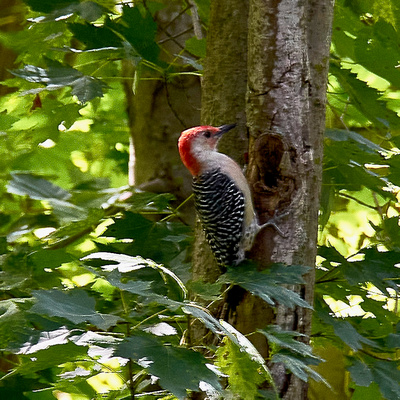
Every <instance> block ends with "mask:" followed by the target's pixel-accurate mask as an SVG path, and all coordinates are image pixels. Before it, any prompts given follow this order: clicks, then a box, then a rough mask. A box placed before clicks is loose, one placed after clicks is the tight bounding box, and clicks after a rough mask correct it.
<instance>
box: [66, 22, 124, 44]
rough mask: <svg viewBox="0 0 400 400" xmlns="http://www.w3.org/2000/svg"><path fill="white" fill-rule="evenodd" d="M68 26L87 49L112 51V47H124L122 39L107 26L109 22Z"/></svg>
mask: <svg viewBox="0 0 400 400" xmlns="http://www.w3.org/2000/svg"><path fill="white" fill-rule="evenodd" d="M106 21H107V20H106ZM68 28H69V30H70V31H71V32H72V33H73V34H74V37H76V38H77V39H78V40H79V41H80V42H82V43H83V44H84V45H85V46H86V49H87V50H93V49H99V50H100V49H103V50H106V49H108V51H110V50H111V48H112V47H114V48H122V39H121V38H120V37H119V36H118V35H117V34H116V33H115V32H113V31H112V30H111V29H110V28H108V27H107V22H106V23H105V25H104V26H95V25H92V24H88V23H85V24H68Z"/></svg>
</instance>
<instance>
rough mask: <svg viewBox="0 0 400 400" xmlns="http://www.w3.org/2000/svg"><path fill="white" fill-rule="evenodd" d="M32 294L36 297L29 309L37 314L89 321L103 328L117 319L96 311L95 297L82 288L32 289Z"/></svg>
mask: <svg viewBox="0 0 400 400" xmlns="http://www.w3.org/2000/svg"><path fill="white" fill-rule="evenodd" d="M33 296H34V297H35V298H36V299H37V303H36V304H35V305H34V306H33V307H32V308H31V311H32V312H34V313H37V314H45V315H49V316H51V317H53V316H54V317H61V318H66V319H68V320H69V321H72V322H73V323H75V324H80V323H84V322H89V323H91V324H93V325H95V326H97V327H98V328H100V329H103V330H107V329H108V328H110V327H111V326H113V325H115V324H116V323H117V321H118V319H119V317H117V316H115V315H111V314H101V313H99V312H97V311H96V309H95V305H96V302H95V299H94V298H93V297H90V296H89V295H88V294H87V292H86V291H84V290H82V289H73V290H70V291H67V292H62V291H60V290H34V291H33Z"/></svg>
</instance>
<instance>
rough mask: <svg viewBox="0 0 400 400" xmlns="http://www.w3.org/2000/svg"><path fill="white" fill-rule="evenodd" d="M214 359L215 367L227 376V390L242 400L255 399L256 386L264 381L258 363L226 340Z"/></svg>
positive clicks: (256, 394) (256, 393)
mask: <svg viewBox="0 0 400 400" xmlns="http://www.w3.org/2000/svg"><path fill="white" fill-rule="evenodd" d="M216 357H217V360H216V365H217V366H218V367H219V369H220V370H221V372H222V373H224V374H225V375H227V376H228V384H229V388H230V389H231V390H232V391H233V392H234V393H235V394H236V395H238V396H239V397H240V398H241V399H243V400H253V399H256V398H257V397H258V394H259V393H258V386H259V385H261V384H262V383H263V382H264V381H265V380H266V379H265V376H264V375H263V374H262V372H261V371H262V370H261V371H260V370H259V365H258V363H255V362H254V361H252V360H251V359H250V357H249V355H248V354H247V353H246V352H242V351H241V349H240V348H239V347H238V346H236V345H234V344H233V343H232V342H231V341H229V340H226V339H224V341H223V343H222V345H221V346H219V347H218V349H217V351H216Z"/></svg>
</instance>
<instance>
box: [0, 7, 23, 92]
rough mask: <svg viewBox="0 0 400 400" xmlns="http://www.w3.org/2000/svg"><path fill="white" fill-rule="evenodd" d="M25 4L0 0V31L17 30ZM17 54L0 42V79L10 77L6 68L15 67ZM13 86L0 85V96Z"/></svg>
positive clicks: (20, 27)
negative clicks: (0, 0)
mask: <svg viewBox="0 0 400 400" xmlns="http://www.w3.org/2000/svg"><path fill="white" fill-rule="evenodd" d="M24 14H25V5H24V4H23V3H21V1H19V0H2V2H1V7H0V32H12V31H18V30H21V29H22V28H23V24H24V23H25V15H24ZM16 58H17V54H16V53H15V52H14V51H13V50H11V49H9V48H7V47H5V46H4V45H3V44H1V43H0V64H1V68H0V81H4V80H6V79H9V78H12V77H13V75H12V74H11V73H10V72H8V70H10V69H13V68H15V65H14V62H15V60H16ZM15 90H16V89H15V88H10V87H8V86H4V85H0V96H4V95H6V94H8V93H12V92H14V91H15Z"/></svg>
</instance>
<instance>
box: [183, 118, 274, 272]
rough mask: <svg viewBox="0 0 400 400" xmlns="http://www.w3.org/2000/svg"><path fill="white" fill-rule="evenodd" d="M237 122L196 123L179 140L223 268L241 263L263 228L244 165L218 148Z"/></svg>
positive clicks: (199, 209)
mask: <svg viewBox="0 0 400 400" xmlns="http://www.w3.org/2000/svg"><path fill="white" fill-rule="evenodd" d="M235 126H236V125H235V124H230V125H222V126H220V127H218V128H216V127H213V126H197V127H195V128H190V129H187V130H185V131H183V132H182V133H181V136H180V138H179V142H178V147H179V153H180V156H181V159H182V162H183V164H185V166H186V168H187V169H188V170H189V171H190V172H191V174H192V175H193V192H194V200H195V206H196V210H197V213H198V215H199V217H200V221H201V224H202V227H203V230H204V232H205V236H206V239H207V241H208V243H209V245H210V247H211V250H212V252H213V254H214V257H215V259H216V260H217V263H218V265H219V266H220V267H222V268H223V267H224V266H232V265H237V264H238V263H240V262H241V261H242V260H243V259H244V258H245V252H246V251H248V250H250V249H251V247H252V245H253V242H254V238H255V236H256V235H257V233H258V232H259V231H260V229H262V228H263V225H262V226H260V225H259V223H258V219H257V216H256V213H255V211H254V207H253V201H252V197H251V192H250V187H249V185H248V183H247V180H246V178H245V176H244V175H243V172H242V170H241V168H240V167H239V165H238V164H237V163H236V162H235V161H233V160H232V159H231V158H229V157H228V156H226V155H225V154H222V153H219V152H218V151H217V144H218V141H219V139H220V138H221V136H222V135H223V134H224V133H225V132H227V131H229V130H231V129H232V128H234V127H235ZM267 224H268V223H267Z"/></svg>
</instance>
